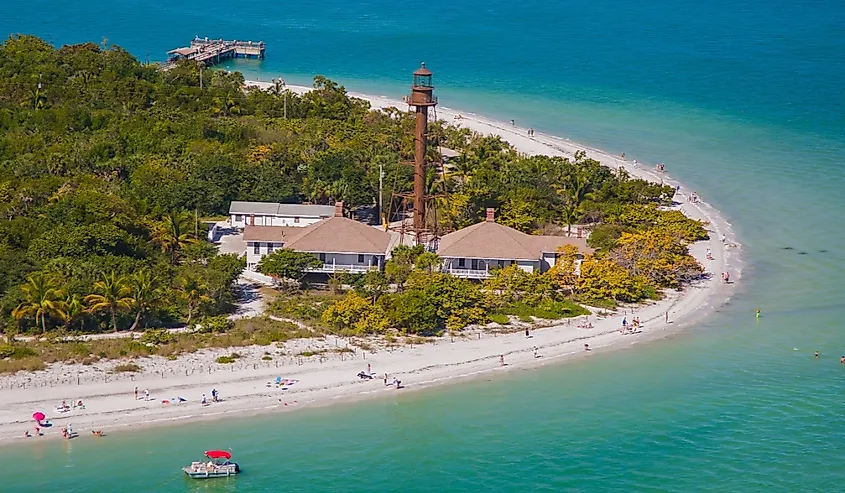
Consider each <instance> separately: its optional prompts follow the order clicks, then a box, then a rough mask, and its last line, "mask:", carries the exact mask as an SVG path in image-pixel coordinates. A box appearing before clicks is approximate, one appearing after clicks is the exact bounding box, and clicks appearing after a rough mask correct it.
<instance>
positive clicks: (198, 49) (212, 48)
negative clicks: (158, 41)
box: [167, 36, 264, 66]
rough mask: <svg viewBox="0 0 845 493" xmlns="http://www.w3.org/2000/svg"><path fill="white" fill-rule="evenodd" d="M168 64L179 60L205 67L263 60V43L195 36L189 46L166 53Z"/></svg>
mask: <svg viewBox="0 0 845 493" xmlns="http://www.w3.org/2000/svg"><path fill="white" fill-rule="evenodd" d="M167 54H168V55H169V57H168V59H167V63H168V64H174V63H176V62H178V61H179V60H195V61H196V62H197V63H201V64H203V65H205V66H211V65H215V64H218V63H220V62H222V61H224V60H228V59H231V58H251V59H257V60H261V59H263V58H264V41H258V42H253V41H237V40H235V41H227V40H225V39H208V38H200V37H199V36H197V37H196V38H194V39H193V40H191V46H186V47H184V48H176V49H175V50H170V51H168V52H167Z"/></svg>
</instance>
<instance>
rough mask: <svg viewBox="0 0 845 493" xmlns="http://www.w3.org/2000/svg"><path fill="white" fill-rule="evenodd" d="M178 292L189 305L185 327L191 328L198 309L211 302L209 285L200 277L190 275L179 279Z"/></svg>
mask: <svg viewBox="0 0 845 493" xmlns="http://www.w3.org/2000/svg"><path fill="white" fill-rule="evenodd" d="M178 290H179V294H180V295H181V297H182V299H183V300H185V303H187V305H188V318H187V320H185V325H187V326H188V327H190V326H191V319H192V318H193V316H194V312H195V311H196V310H197V308H199V307H201V306H202V305H203V304H204V303H208V302H210V301H211V298H210V297H209V296H208V294H207V293H208V285H207V284H206V283H205V281H204V280H203V279H202V278H200V277H199V276H197V275H195V274H191V273H188V274H186V275H184V276H182V277H181V278H179V285H178Z"/></svg>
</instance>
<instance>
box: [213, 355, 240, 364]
mask: <svg viewBox="0 0 845 493" xmlns="http://www.w3.org/2000/svg"><path fill="white" fill-rule="evenodd" d="M214 361H216V362H218V363H220V364H221V365H225V364H229V363H234V362H235V361H236V360H235V358H233V357H231V356H218V357H217V359H216V360H214Z"/></svg>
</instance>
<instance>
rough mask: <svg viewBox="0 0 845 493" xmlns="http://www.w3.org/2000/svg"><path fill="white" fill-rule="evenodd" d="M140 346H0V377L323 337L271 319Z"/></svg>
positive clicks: (154, 338) (103, 342) (159, 333)
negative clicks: (73, 365) (66, 365)
mask: <svg viewBox="0 0 845 493" xmlns="http://www.w3.org/2000/svg"><path fill="white" fill-rule="evenodd" d="M148 332H150V335H146V333H145V334H144V335H142V336H141V339H140V340H133V339H131V338H128V337H126V338H118V339H98V340H93V341H85V342H82V341H70V340H66V339H62V338H58V337H53V338H48V339H47V340H44V341H32V342H22V343H15V344H2V345H0V351H2V353H0V354H2V355H5V356H3V357H0V373H15V372H18V371H34V370H41V369H44V368H45V367H46V366H47V365H49V364H51V363H56V362H68V363H80V364H89V365H90V364H93V363H96V362H97V361H100V360H116V359H124V358H129V359H132V358H145V357H148V356H154V355H156V356H162V357H165V358H168V359H170V360H174V359H176V358H177V357H178V356H180V355H182V354H189V353H193V352H196V351H198V350H200V349H211V348H228V347H244V346H251V345H263V346H269V345H271V344H273V343H274V342H285V341H287V340H290V339H299V338H308V337H315V336H319V335H322V334H320V333H318V332H314V331H312V330H308V329H302V328H300V327H298V326H297V325H294V324H292V323H289V322H278V321H275V320H271V319H243V320H238V321H237V322H236V323H235V324H234V327H233V328H232V329H231V330H228V331H226V332H207V333H199V332H198V333H181V332H180V333H176V332H168V331H164V330H156V329H152V330H150V331H148Z"/></svg>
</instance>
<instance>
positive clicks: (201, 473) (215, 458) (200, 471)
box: [182, 450, 241, 479]
mask: <svg viewBox="0 0 845 493" xmlns="http://www.w3.org/2000/svg"><path fill="white" fill-rule="evenodd" d="M205 456H206V457H207V458H208V459H209V460H208V461H207V462H205V461H203V462H192V463H191V465H190V466H187V467H183V468H182V470H183V471H185V474H187V475H188V476H189V477H191V478H194V479H209V478H225V477H229V476H234V475H235V474H238V473H239V472H241V468H240V466H238V464H237V463H236V462H232V461H231V459H232V454H231V453H230V452H227V451H225V450H207V451H206V452H205Z"/></svg>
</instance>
